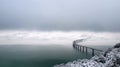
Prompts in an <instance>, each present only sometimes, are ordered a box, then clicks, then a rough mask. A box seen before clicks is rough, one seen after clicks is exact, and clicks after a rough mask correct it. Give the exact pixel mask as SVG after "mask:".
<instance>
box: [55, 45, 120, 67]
mask: <svg viewBox="0 0 120 67" xmlns="http://www.w3.org/2000/svg"><path fill="white" fill-rule="evenodd" d="M54 67H120V43H118V44H116V45H115V46H114V47H113V48H109V49H108V50H107V51H105V52H103V53H101V54H100V55H98V56H97V55H95V56H94V57H92V58H91V59H83V60H81V59H78V60H75V61H73V62H68V63H67V64H60V65H55V66H54Z"/></svg>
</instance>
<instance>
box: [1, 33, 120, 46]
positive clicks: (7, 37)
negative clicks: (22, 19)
mask: <svg viewBox="0 0 120 67" xmlns="http://www.w3.org/2000/svg"><path fill="white" fill-rule="evenodd" d="M88 37H89V39H87V41H85V42H83V44H85V45H105V44H107V45H113V44H115V43H117V42H119V40H120V33H108V32H102V33H96V32H85V31H83V32H82V31H71V32H63V31H51V32H47V31H46V32H44V31H0V45H5V44H6V45H13V44H14V45H18V44H21V45H22V44H23V45H25V44H27V45H44V44H46V45H53V44H58V45H59V44H64V45H67V44H72V42H73V41H74V40H77V39H85V38H88Z"/></svg>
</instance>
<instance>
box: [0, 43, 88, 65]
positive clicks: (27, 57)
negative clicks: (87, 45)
mask: <svg viewBox="0 0 120 67" xmlns="http://www.w3.org/2000/svg"><path fill="white" fill-rule="evenodd" d="M70 46H71V45H69V47H68V46H63V45H50V46H48V45H46V46H43V45H39V46H37V45H36V46H33V45H27V46H26V45H1V46H0V67H52V66H53V65H55V64H60V63H65V62H68V61H73V60H76V59H78V58H81V59H82V58H86V57H85V54H83V53H80V52H78V51H75V50H74V49H73V47H72V46H71V47H70Z"/></svg>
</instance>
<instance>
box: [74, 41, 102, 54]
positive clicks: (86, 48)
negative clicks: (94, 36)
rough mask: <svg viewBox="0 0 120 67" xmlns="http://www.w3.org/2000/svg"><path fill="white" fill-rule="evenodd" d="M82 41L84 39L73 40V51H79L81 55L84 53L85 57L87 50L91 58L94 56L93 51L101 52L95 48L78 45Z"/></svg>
mask: <svg viewBox="0 0 120 67" xmlns="http://www.w3.org/2000/svg"><path fill="white" fill-rule="evenodd" d="M83 41H85V39H80V40H75V41H73V48H75V49H77V50H79V51H81V52H83V53H86V55H87V53H88V49H89V50H91V51H92V56H94V55H95V51H97V52H103V51H102V50H100V49H95V48H91V47H87V46H84V45H81V44H78V43H81V42H83Z"/></svg>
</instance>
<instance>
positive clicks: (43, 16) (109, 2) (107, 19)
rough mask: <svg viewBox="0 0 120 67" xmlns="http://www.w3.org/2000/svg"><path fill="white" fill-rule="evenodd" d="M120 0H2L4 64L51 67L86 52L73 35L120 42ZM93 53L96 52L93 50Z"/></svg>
mask: <svg viewBox="0 0 120 67" xmlns="http://www.w3.org/2000/svg"><path fill="white" fill-rule="evenodd" d="M119 3H120V0H0V67H51V66H53V65H55V64H60V63H64V62H68V61H73V60H76V59H79V58H81V59H82V58H88V57H85V56H84V54H83V53H80V52H77V51H75V50H74V49H73V47H72V44H73V41H74V40H77V39H84V42H82V43H80V44H82V45H85V46H89V47H93V48H97V49H102V50H106V49H107V48H109V47H112V46H113V45H114V44H116V43H119V42H120V4H119ZM89 57H91V56H90V55H89Z"/></svg>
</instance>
